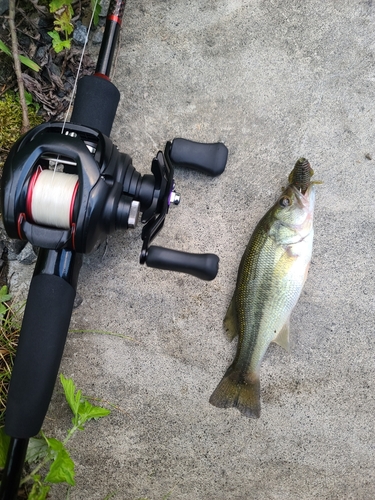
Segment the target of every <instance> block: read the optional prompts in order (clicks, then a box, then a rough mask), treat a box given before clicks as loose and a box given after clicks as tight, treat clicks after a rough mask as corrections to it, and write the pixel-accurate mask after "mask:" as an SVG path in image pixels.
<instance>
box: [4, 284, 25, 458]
mask: <svg viewBox="0 0 375 500" xmlns="http://www.w3.org/2000/svg"><path fill="white" fill-rule="evenodd" d="M10 300H11V296H10V295H9V293H8V288H7V287H6V286H3V287H2V288H1V289H0V425H1V424H2V423H3V421H4V414H5V405H6V399H7V395H8V387H9V382H10V377H11V373H12V369H13V363H14V357H15V354H16V349H17V342H18V335H19V330H20V322H19V318H20V315H21V312H22V310H23V307H24V304H20V305H17V306H16V305H14V304H12V303H10ZM0 456H1V452H0Z"/></svg>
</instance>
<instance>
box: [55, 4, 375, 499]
mask: <svg viewBox="0 0 375 500" xmlns="http://www.w3.org/2000/svg"><path fill="white" fill-rule="evenodd" d="M374 23H375V5H374V4H373V2H372V1H367V0H366V1H365V0H357V1H355V2H353V1H352V0H351V1H349V0H341V1H340V2H337V1H334V0H317V1H312V0H304V1H303V2H301V1H297V0H283V1H281V0H270V1H267V2H266V1H264V0H215V1H213V0H189V1H188V2H186V1H182V0H175V1H173V2H172V1H170V0H164V1H161V2H148V1H146V0H139V1H138V2H135V1H130V0H129V2H128V3H127V6H126V10H125V19H124V25H123V34H122V42H121V47H120V50H119V53H118V56H117V62H116V71H115V75H114V78H113V81H114V82H115V83H116V85H117V86H118V88H119V90H120V91H121V101H120V105H119V110H118V114H117V118H116V122H115V124H114V127H113V132H112V138H113V140H114V141H115V143H116V144H117V145H118V146H119V148H120V150H121V151H123V152H126V153H129V154H130V155H131V156H132V158H133V162H134V165H135V167H136V168H137V169H138V170H139V171H140V172H142V173H148V172H149V168H150V162H151V159H152V158H153V156H154V155H155V154H156V152H157V150H158V149H162V148H163V147H164V144H165V142H166V141H167V140H170V139H172V138H173V137H179V136H180V137H186V138H189V139H193V140H197V141H202V142H215V141H223V142H224V143H225V144H226V145H227V147H228V148H229V159H228V164H227V169H226V171H225V172H224V173H223V174H222V176H221V177H219V178H216V179H211V178H207V177H205V176H203V175H201V174H197V173H196V172H189V171H187V170H182V169H180V170H178V171H176V176H175V177H176V182H177V186H178V190H179V191H180V192H181V193H182V202H181V204H180V206H179V207H172V209H171V210H170V215H169V216H168V219H167V221H166V224H165V227H164V229H163V231H162V233H161V234H160V236H158V237H157V240H156V241H155V244H158V245H162V246H167V247H171V248H176V249H181V250H185V251H193V252H206V251H207V252H216V253H217V254H218V255H219V256H220V259H221V260H220V270H219V274H218V276H217V278H216V279H215V281H213V282H208V283H207V282H202V281H199V280H197V279H195V278H193V277H190V276H185V275H182V274H173V273H171V272H163V271H158V270H153V269H150V268H146V267H141V266H140V265H139V264H138V255H139V251H140V248H141V239H140V232H141V228H140V227H138V228H137V229H135V230H133V231H128V232H126V233H123V234H116V235H114V236H111V237H110V238H109V241H108V246H107V248H106V249H105V251H104V249H103V248H102V249H99V250H98V251H97V252H95V253H94V254H93V255H92V256H89V257H88V258H87V259H86V260H85V265H84V267H83V269H82V272H81V276H80V282H79V289H78V292H79V294H80V296H81V297H82V299H83V302H82V304H81V305H80V307H79V308H77V309H76V310H75V311H74V314H73V318H72V329H74V330H80V333H71V334H70V336H69V340H68V343H67V345H66V349H65V355H64V359H63V362H62V367H61V371H62V372H63V373H64V374H65V375H66V376H69V377H73V379H74V380H75V382H76V384H77V386H78V387H79V388H81V389H82V391H83V393H84V394H88V395H91V396H95V397H97V398H100V399H102V400H104V401H106V402H108V404H111V405H115V408H113V409H112V413H111V415H110V416H109V417H107V418H105V419H102V420H101V421H98V422H93V423H90V424H89V425H87V429H86V430H85V432H82V433H79V435H77V436H76V437H75V438H74V439H73V440H72V441H71V443H70V444H69V449H70V451H71V455H72V457H73V458H74V460H75V462H76V482H77V485H76V487H75V488H73V489H72V490H71V492H70V496H69V498H70V499H71V500H78V499H83V498H89V499H90V500H99V499H101V500H102V499H104V498H105V497H106V495H108V494H109V493H114V497H113V498H118V499H124V500H136V499H139V498H147V499H149V500H161V499H162V498H170V499H173V500H228V499H233V500H234V499H236V500H250V499H254V500H255V499H256V500H269V499H274V500H284V499H288V500H300V499H305V500H310V499H319V500H323V499H327V500H328V499H329V500H334V499H337V500H339V499H340V500H341V499H353V500H354V499H355V500H359V499H360V500H366V499H368V500H370V499H373V498H374V495H375V486H374V480H375V474H374V469H375V468H374V466H375V440H374V438H375V429H374V425H373V417H374V412H375V404H374V391H375V366H374V354H373V353H374V347H375V340H374V299H373V297H374V291H375V290H374V278H375V259H374V258H373V246H374V245H373V242H374V236H373V235H374V230H375V215H374V200H373V188H372V178H373V171H374V161H375V127H374V123H373V118H374V102H375V87H374V81H375V65H374V49H375V30H374ZM300 156H306V157H307V158H308V159H309V160H310V162H311V165H312V167H313V168H314V170H315V173H316V178H317V179H321V180H323V181H324V184H322V185H321V186H319V188H318V193H317V203H316V211H315V221H316V222H315V242H314V253H313V262H312V265H311V268H310V273H309V277H308V280H307V283H306V285H305V288H304V291H303V294H302V296H301V298H300V301H299V303H298V305H297V307H296V309H295V311H294V313H293V315H292V319H291V329H292V349H291V352H290V353H286V352H284V351H283V350H282V349H281V348H280V347H278V346H276V345H271V347H270V348H269V350H268V352H267V354H266V356H265V359H264V361H263V364H262V369H261V391H262V392H261V399H262V414H261V418H260V419H259V420H249V419H247V418H245V417H243V416H241V415H240V413H239V412H238V411H237V410H235V409H228V410H220V409H217V408H214V407H212V406H210V405H209V403H208V399H209V397H210V394H211V393H212V391H213V390H214V388H215V387H216V384H217V383H218V381H219V380H220V379H221V377H222V375H223V373H224V371H225V369H226V368H227V366H228V364H229V363H230V361H231V360H232V358H233V355H234V352H235V345H234V344H233V345H232V344H229V343H228V342H227V340H226V338H225V335H224V329H223V326H222V321H223V317H224V315H225V312H226V308H227V306H228V303H229V300H230V298H231V295H232V293H233V290H234V286H235V279H236V273H237V268H238V265H239V259H240V257H241V255H242V252H243V250H244V248H245V245H246V244H247V241H248V239H249V237H250V235H251V233H252V231H253V229H254V227H255V225H256V223H257V221H258V220H259V219H260V217H261V216H262V215H263V214H264V213H265V211H266V210H267V209H268V208H269V207H270V206H271V204H272V203H273V202H274V200H275V198H276V196H277V195H278V193H279V192H280V188H281V187H282V186H283V185H285V183H286V179H287V176H288V174H289V172H290V170H291V168H292V167H293V165H294V163H295V161H296V159H297V158H298V157H300ZM98 331H100V332H106V333H95V332H98ZM110 333H111V334H116V335H110ZM70 418H71V417H70V415H69V411H68V409H67V407H66V405H65V404H64V401H63V397H62V395H61V390H60V389H56V392H55V395H54V398H53V401H52V404H51V407H50V411H49V414H48V416H47V419H46V422H45V431H46V433H50V434H52V435H56V436H57V437H61V436H62V432H63V429H66V428H67V426H68V425H69V422H70ZM65 495H66V490H65V488H63V487H60V486H59V487H56V488H55V489H54V490H53V494H52V498H56V499H63V498H65Z"/></svg>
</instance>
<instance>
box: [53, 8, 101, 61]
mask: <svg viewBox="0 0 375 500" xmlns="http://www.w3.org/2000/svg"><path fill="white" fill-rule="evenodd" d="M72 3H73V0H51V2H50V3H49V10H50V12H51V13H52V14H53V15H54V18H55V20H54V30H53V31H48V34H49V36H50V37H51V38H52V47H53V48H54V49H55V52H56V53H59V52H61V51H62V50H64V49H70V45H71V37H70V35H71V34H72V33H73V29H74V26H73V23H72V18H73V15H74V10H73V7H72ZM91 6H92V8H93V10H94V25H97V24H98V22H99V14H100V9H101V6H100V2H99V1H97V0H91ZM61 34H63V38H61V36H60V35H61Z"/></svg>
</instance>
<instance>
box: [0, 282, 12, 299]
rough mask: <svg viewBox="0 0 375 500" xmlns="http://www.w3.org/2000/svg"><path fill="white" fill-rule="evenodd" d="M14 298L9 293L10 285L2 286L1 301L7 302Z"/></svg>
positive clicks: (0, 289)
mask: <svg viewBox="0 0 375 500" xmlns="http://www.w3.org/2000/svg"><path fill="white" fill-rule="evenodd" d="M11 298H12V296H11V295H9V294H8V287H7V286H6V285H4V286H2V287H1V288H0V302H7V301H8V300H10V299H11Z"/></svg>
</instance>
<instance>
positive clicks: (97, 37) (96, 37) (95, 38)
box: [91, 29, 103, 45]
mask: <svg viewBox="0 0 375 500" xmlns="http://www.w3.org/2000/svg"><path fill="white" fill-rule="evenodd" d="M102 40H103V31H102V30H101V29H98V30H96V31H95V32H94V34H93V35H92V38H91V42H92V43H93V44H94V45H99V44H100V43H102Z"/></svg>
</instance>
